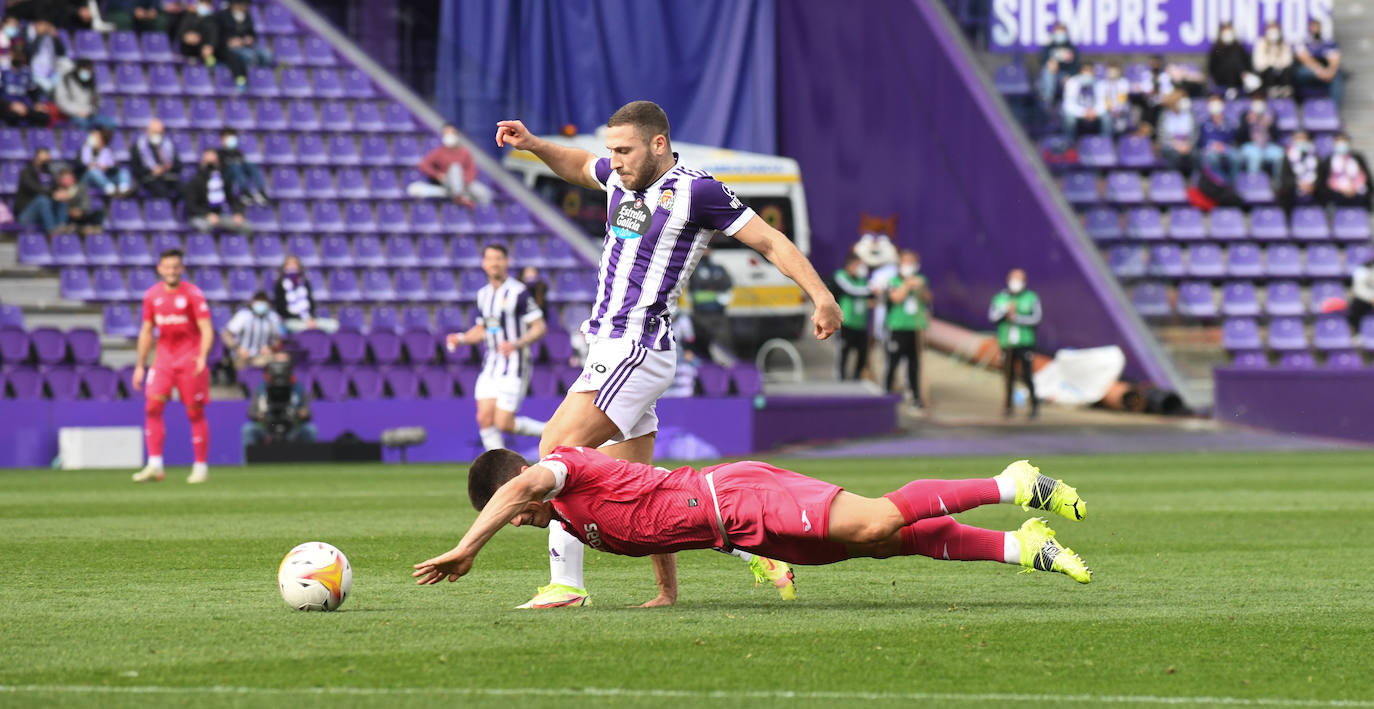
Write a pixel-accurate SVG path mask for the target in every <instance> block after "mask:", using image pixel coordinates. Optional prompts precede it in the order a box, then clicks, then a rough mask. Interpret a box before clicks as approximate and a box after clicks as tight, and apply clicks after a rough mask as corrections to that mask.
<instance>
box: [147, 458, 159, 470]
mask: <svg viewBox="0 0 1374 709" xmlns="http://www.w3.org/2000/svg"><path fill="white" fill-rule="evenodd" d="M148 467H150V468H158V469H161V468H162V456H160V455H150V456H148Z"/></svg>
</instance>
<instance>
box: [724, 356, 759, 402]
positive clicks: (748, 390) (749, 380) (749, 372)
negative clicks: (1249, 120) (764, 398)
mask: <svg viewBox="0 0 1374 709" xmlns="http://www.w3.org/2000/svg"><path fill="white" fill-rule="evenodd" d="M730 378H731V380H733V381H734V383H735V393H736V394H738V395H739V396H754V395H755V394H759V393H762V392H763V376H762V375H760V374H759V370H758V368H757V367H755V366H754V365H753V364H752V363H750V362H745V361H743V360H741V361H740V362H737V363H736V364H735V366H734V367H731V368H730Z"/></svg>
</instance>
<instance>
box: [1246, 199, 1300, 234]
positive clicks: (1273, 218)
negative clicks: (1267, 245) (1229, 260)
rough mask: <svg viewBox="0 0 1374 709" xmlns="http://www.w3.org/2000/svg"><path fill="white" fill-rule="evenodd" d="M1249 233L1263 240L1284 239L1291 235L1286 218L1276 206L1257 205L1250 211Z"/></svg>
mask: <svg viewBox="0 0 1374 709" xmlns="http://www.w3.org/2000/svg"><path fill="white" fill-rule="evenodd" d="M1250 235H1251V236H1253V237H1255V238H1256V239H1261V240H1264V241H1284V240H1286V239H1288V238H1289V236H1291V233H1290V232H1289V231H1288V219H1287V217H1285V216H1284V213H1283V210H1282V209H1279V208H1278V207H1258V208H1256V209H1255V210H1254V211H1252V212H1251V213H1250Z"/></svg>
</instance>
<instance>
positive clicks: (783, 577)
mask: <svg viewBox="0 0 1374 709" xmlns="http://www.w3.org/2000/svg"><path fill="white" fill-rule="evenodd" d="M749 570H750V571H752V572H754V585H755V586H758V585H759V584H764V583H768V584H772V585H773V587H774V588H777V589H778V595H780V596H782V600H784V601H795V600H797V584H796V583H795V576H794V575H793V574H792V567H791V566H789V565H788V564H787V562H785V561H776V560H774V559H769V558H768V557H765V556H759V555H758V554H755V555H754V558H752V559H750V560H749Z"/></svg>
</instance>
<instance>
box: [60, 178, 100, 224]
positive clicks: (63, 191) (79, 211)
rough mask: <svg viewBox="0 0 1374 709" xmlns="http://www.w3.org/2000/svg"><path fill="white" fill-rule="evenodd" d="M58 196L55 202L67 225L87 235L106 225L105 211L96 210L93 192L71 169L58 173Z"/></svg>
mask: <svg viewBox="0 0 1374 709" xmlns="http://www.w3.org/2000/svg"><path fill="white" fill-rule="evenodd" d="M54 194H55V195H57V197H56V199H54V200H53V202H54V203H55V206H56V209H57V211H58V212H59V213H65V214H66V218H67V224H69V225H71V226H73V227H77V228H80V229H81V230H82V231H83V232H86V233H95V232H97V231H99V230H100V227H101V226H102V225H104V223H105V210H103V209H96V208H94V206H93V204H92V202H91V191H90V189H88V188H87V187H86V185H84V184H82V183H81V182H79V181H78V180H77V179H76V173H74V172H72V169H71V168H69V167H65V166H64V167H63V168H61V169H60V170H58V171H57V189H56V190H55V191H54Z"/></svg>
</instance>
